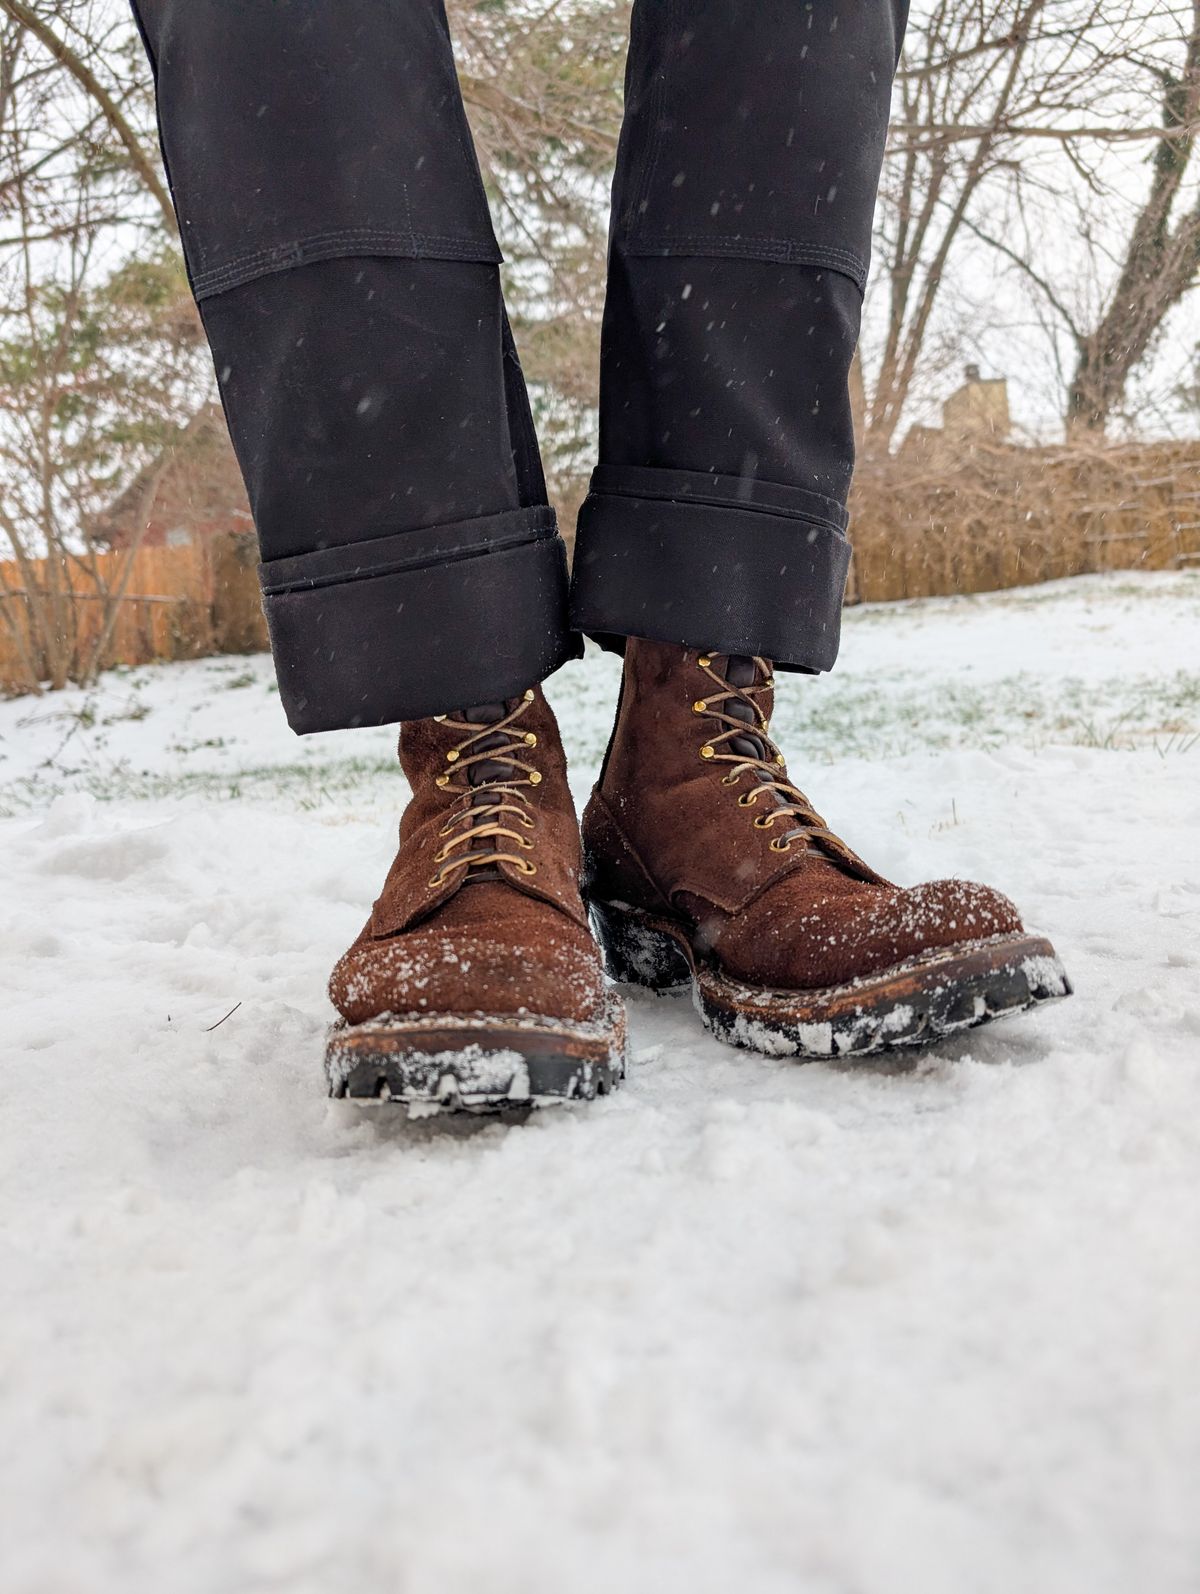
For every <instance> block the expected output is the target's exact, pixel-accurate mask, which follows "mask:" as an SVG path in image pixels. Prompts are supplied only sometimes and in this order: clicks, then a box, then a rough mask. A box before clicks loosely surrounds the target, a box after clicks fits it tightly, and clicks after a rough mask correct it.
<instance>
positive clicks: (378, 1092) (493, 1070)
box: [325, 992, 626, 1115]
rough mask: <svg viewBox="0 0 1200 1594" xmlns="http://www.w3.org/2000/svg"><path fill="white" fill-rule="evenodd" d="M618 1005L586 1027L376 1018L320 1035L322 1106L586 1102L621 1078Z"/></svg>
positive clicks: (526, 1020)
mask: <svg viewBox="0 0 1200 1594" xmlns="http://www.w3.org/2000/svg"><path fill="white" fill-rule="evenodd" d="M625 1053H626V1026H625V1010H624V1005H623V1004H622V1002H621V1001H620V999H619V998H618V997H617V996H616V995H615V994H614V993H611V992H610V993H608V996H607V1000H606V1005H605V1014H604V1017H603V1019H602V1020H600V1021H598V1022H596V1023H594V1024H572V1023H568V1022H566V1021H564V1020H562V1019H552V1018H539V1017H536V1016H533V1015H530V1016H528V1017H520V1018H518V1017H498V1016H493V1015H489V1014H485V1013H476V1014H466V1015H462V1014H455V1015H453V1016H447V1015H445V1014H441V1015H438V1014H434V1015H428V1014H420V1013H409V1014H385V1015H384V1016H382V1017H380V1018H376V1019H370V1020H368V1021H367V1022H366V1023H363V1024H348V1023H346V1022H345V1021H342V1022H340V1023H337V1024H335V1025H334V1026H333V1028H332V1029H331V1030H330V1032H329V1043H328V1046H327V1048H326V1052H325V1073H326V1077H327V1079H328V1081H329V1093H330V1095H331V1096H338V1097H348V1098H351V1099H352V1100H354V1101H357V1102H361V1103H364V1104H377V1103H385V1102H398V1103H400V1104H401V1105H403V1106H407V1107H409V1108H410V1110H412V1109H416V1110H417V1112H419V1113H420V1114H421V1115H426V1114H428V1113H432V1112H470V1113H486V1112H500V1111H504V1110H505V1109H514V1108H522V1107H542V1106H549V1105H552V1104H554V1103H557V1102H563V1101H574V1100H583V1101H590V1100H592V1099H593V1098H594V1097H596V1096H606V1095H607V1094H608V1093H609V1092H610V1091H612V1090H616V1088H617V1087H618V1085H620V1083H621V1081H622V1079H623V1078H624V1077H625Z"/></svg>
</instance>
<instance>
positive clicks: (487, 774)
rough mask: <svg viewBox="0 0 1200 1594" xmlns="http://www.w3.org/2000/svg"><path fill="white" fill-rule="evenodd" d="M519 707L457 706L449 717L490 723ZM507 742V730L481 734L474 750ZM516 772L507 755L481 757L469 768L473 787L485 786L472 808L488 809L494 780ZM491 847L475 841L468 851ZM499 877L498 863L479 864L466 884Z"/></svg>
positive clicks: (510, 704)
mask: <svg viewBox="0 0 1200 1594" xmlns="http://www.w3.org/2000/svg"><path fill="white" fill-rule="evenodd" d="M515 707H516V704H515V702H513V703H476V704H473V705H472V706H471V707H469V708H463V709H457V710H456V711H455V712H454V713H453V714H449V715H447V718H448V719H451V720H457V721H460V722H463V723H467V722H469V723H470V724H472V725H490V724H492V723H494V722H495V721H498V720H502V719H503V718H504V716H505V715H506V714H508V713H509V712H510V711H511V710H512V709H513V708H515ZM506 741H507V738H506V737H505V735H504V733H503V732H502V731H499V732H497V733H496V735H494V736H484V737H481V738H480V740H479V741H477V742H476V743H475V749H474V750H475V751H476V752H478V753H486V752H488V751H490V750H491V748H493V747H503V746H504V745H505V744H506ZM515 774H516V770H515V769H514V767H513V765H512V764H510V763H509V762H508V761H507V759H503V758H481V759H480V761H479V762H478V763H477V764H472V765H471V768H470V769H469V770H468V771H467V780H468V782H469V783H470V784H471V785H472V786H479V787H482V788H485V789H483V790H480V791H477V792H475V793H473V795H472V797H471V807H472V808H486V807H487V806H488V805H489V803H490V801H491V798H490V797H489V795H488V792H487V790H486V787H487V786H488V785H489V784H491V782H493V781H497V780H510V779H511V778H512V777H513V776H514V775H515ZM490 850H491V842H490V841H489V840H488V839H486V838H483V839H481V840H479V841H472V842H471V843H470V844H469V846H468V851H470V852H489V851H490ZM499 878H500V871H499V869H498V868H497V867H496V865H495V864H485V865H484V866H483V867H480V866H479V865H476V867H475V868H474V869H471V870H469V871H468V873H467V876H466V879H465V880H464V882H463V883H464V884H465V885H470V884H471V882H472V881H475V880H496V879H499Z"/></svg>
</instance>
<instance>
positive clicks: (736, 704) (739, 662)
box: [722, 653, 767, 758]
mask: <svg viewBox="0 0 1200 1594" xmlns="http://www.w3.org/2000/svg"><path fill="white" fill-rule="evenodd" d="M725 679H726V680H727V681H728V682H729V684H730V686H753V685H754V683H755V681H756V680H757V679H758V665H757V664H756V663H755V662H754V660H753V659H749V658H744V657H741V656H739V655H738V654H736V653H735V654H730V656H729V657H728V658H727V659H726V661H725ZM722 707H723V708H724V711H725V713H726V714H728V715H729V717H730V719H734V720H743V721H744V722H745V723H746V724H747V725H757V723H758V716H757V715H756V714H755V712H754V710H753V709H752V708H751V706H750V704H749V703H744V702H742V700H741V698H731V699H730V700H729V701H728V702H727V703H724V704H723V705H722ZM729 748H730V751H731V752H734V753H740V754H741V755H742V757H743V758H765V757H766V756H767V749H766V746H765V744H764V743H763V742H762V741H760V739H759V738H758V737H757V736H734V737H732V738H731V740H730V742H729Z"/></svg>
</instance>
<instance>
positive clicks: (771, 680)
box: [763, 675, 775, 692]
mask: <svg viewBox="0 0 1200 1594" xmlns="http://www.w3.org/2000/svg"><path fill="white" fill-rule="evenodd" d="M763 685H764V686H765V687H766V688H767V689H768V691H772V692H773V691H774V690H775V677H774V676H773V675H768V676H767V678H766V680H765V681H764V682H763Z"/></svg>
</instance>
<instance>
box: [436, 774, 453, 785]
mask: <svg viewBox="0 0 1200 1594" xmlns="http://www.w3.org/2000/svg"><path fill="white" fill-rule="evenodd" d="M433 784H434V785H435V786H448V785H449V784H450V777H449V775H438V776H437V777H436V778H435V780H434V782H433Z"/></svg>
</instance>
